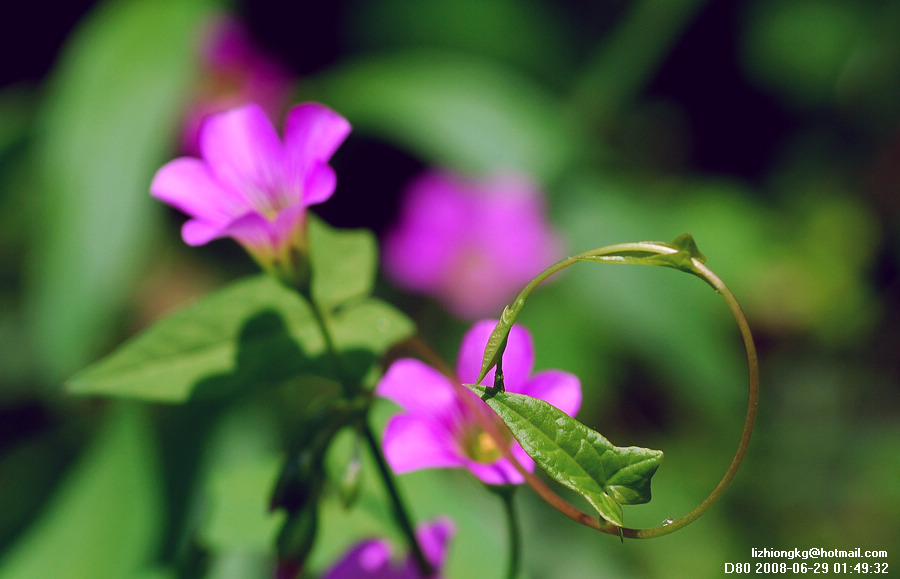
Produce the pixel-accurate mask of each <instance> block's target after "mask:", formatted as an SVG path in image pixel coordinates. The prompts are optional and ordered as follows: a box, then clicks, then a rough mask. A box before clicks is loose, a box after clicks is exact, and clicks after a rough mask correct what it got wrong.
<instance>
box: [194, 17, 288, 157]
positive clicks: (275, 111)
mask: <svg viewBox="0 0 900 579" xmlns="http://www.w3.org/2000/svg"><path fill="white" fill-rule="evenodd" d="M199 52H200V54H199V59H200V73H199V74H200V82H199V87H198V88H197V89H196V92H195V94H194V96H193V98H192V99H191V103H190V104H189V106H188V112H187V115H186V118H185V121H184V127H183V130H182V143H181V146H182V150H183V151H184V152H185V153H186V154H188V155H198V154H199V153H200V139H199V137H200V127H201V126H202V124H203V120H204V119H205V118H206V117H207V116H208V115H210V114H213V113H219V112H222V111H226V110H228V109H232V108H235V107H237V106H240V105H245V104H248V103H257V104H258V105H259V106H260V107H262V109H263V110H264V111H265V112H266V114H267V115H268V117H269V118H270V119H275V118H278V117H280V116H281V114H282V112H283V110H284V107H285V106H286V105H287V103H288V98H289V97H290V91H291V84H292V83H293V77H292V75H291V73H290V72H289V71H288V69H287V68H286V67H285V66H283V65H282V64H281V63H280V62H278V61H277V60H275V58H273V57H272V56H270V55H268V54H265V53H264V52H263V51H262V50H261V49H260V48H259V47H258V46H256V45H255V44H254V43H253V41H252V39H251V38H250V34H249V32H248V31H247V29H246V28H245V26H244V24H243V23H242V22H241V21H240V20H237V19H236V18H234V17H232V16H229V15H221V16H218V17H216V18H215V19H213V20H211V22H210V23H209V25H208V26H207V28H206V31H205V34H204V35H203V39H202V44H201V46H200V49H199Z"/></svg>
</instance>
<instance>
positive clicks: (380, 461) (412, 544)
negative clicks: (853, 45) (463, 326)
mask: <svg viewBox="0 0 900 579" xmlns="http://www.w3.org/2000/svg"><path fill="white" fill-rule="evenodd" d="M301 293H302V294H303V295H304V297H306V298H307V301H308V302H309V304H310V306H311V308H312V311H313V317H314V318H315V320H316V324H317V325H318V326H319V331H320V332H321V333H322V339H323V340H324V341H325V349H326V351H327V352H328V356H329V358H330V359H331V361H332V364H333V366H334V371H335V374H336V375H337V377H338V379H339V381H340V383H341V387H342V389H343V391H344V395H345V396H346V398H347V399H348V400H353V399H354V398H358V397H359V396H360V395H362V394H363V393H362V391H361V390H362V389H361V388H360V387H359V386H357V385H355V384H352V383H351V382H350V380H348V379H347V377H346V374H344V372H343V369H342V367H341V362H340V357H339V356H338V351H337V347H336V346H335V342H334V339H333V338H332V336H331V332H330V330H329V329H328V325H327V323H326V321H325V316H324V314H323V313H322V310H321V309H320V308H319V306H318V304H317V303H316V302H315V300H313V298H312V295H310V293H307V292H301ZM370 407H371V405H367V406H366V410H367V412H366V416H364V417H363V419H362V421H361V422H362V423H361V425H360V430H361V431H362V434H363V438H365V440H366V443H367V445H368V447H369V450H370V451H371V453H372V457H373V458H374V459H375V465H376V466H377V468H378V474H379V475H380V476H381V480H382V482H383V484H384V488H385V490H386V491H387V493H388V496H389V497H390V500H391V504H392V505H393V510H394V518H395V519H396V521H397V524H398V525H399V527H400V530H401V531H402V532H403V534H404V535H406V539H407V542H408V543H409V549H410V551H411V552H412V555H413V558H414V559H415V561H416V566H417V567H418V568H419V572H420V573H421V574H422V576H423V577H433V576H434V569H433V568H432V566H431V563H429V562H428V559H426V558H425V552H424V551H423V550H422V546H421V545H420V544H419V540H418V538H417V537H416V531H415V528H414V526H413V524H412V518H411V517H410V516H409V510H408V508H407V506H406V502H405V501H404V500H403V497H402V496H401V495H400V490H399V489H398V488H397V483H396V481H395V480H394V473H393V472H391V469H390V466H388V464H387V461H386V460H385V458H384V454H383V453H382V452H381V446H380V445H379V444H378V441H377V440H376V439H375V434H374V433H373V432H372V427H371V426H370V425H369V422H368V419H367V418H368V409H369V408H370Z"/></svg>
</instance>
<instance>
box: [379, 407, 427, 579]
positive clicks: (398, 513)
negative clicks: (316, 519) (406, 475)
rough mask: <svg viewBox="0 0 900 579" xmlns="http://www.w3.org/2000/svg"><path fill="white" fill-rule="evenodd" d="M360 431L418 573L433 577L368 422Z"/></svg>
mask: <svg viewBox="0 0 900 579" xmlns="http://www.w3.org/2000/svg"><path fill="white" fill-rule="evenodd" d="M362 430H363V436H364V438H365V439H366V443H367V444H368V445H369V450H370V451H371V453H372V456H373V457H374V458H375V464H376V466H377V467H378V473H379V474H380V475H381V480H382V481H383V482H384V487H385V489H386V490H387V492H388V495H389V496H390V498H391V503H392V504H393V505H394V518H395V519H396V520H397V524H398V525H399V526H400V530H402V531H403V533H404V534H405V535H406V538H407V540H408V541H409V548H410V550H411V551H412V554H413V558H414V559H415V560H416V566H417V567H418V568H419V572H420V573H421V574H422V576H423V577H433V576H434V568H433V567H432V566H431V563H429V562H428V559H426V558H425V552H424V551H423V550H422V546H421V545H419V541H418V539H417V538H416V531H415V529H414V528H413V524H412V520H411V519H410V517H409V514H408V510H407V509H406V506H405V503H404V501H403V498H402V497H401V496H400V490H399V489H398V488H397V482H396V481H395V480H394V473H393V472H391V469H390V467H389V466H388V464H387V461H386V460H385V458H384V454H382V452H381V446H379V444H378V441H377V440H375V435H374V434H373V433H372V428H371V427H370V426H369V424H368V422H367V423H366V424H365V426H364V428H363V429H362Z"/></svg>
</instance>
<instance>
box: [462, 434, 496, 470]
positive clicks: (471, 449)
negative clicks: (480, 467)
mask: <svg viewBox="0 0 900 579" xmlns="http://www.w3.org/2000/svg"><path fill="white" fill-rule="evenodd" d="M465 452H466V456H468V457H469V458H471V459H472V460H474V461H476V462H480V463H484V464H490V463H492V462H496V461H497V460H498V459H500V457H502V456H503V452H502V451H501V450H500V448H499V447H498V446H497V444H496V443H495V442H494V439H493V438H491V435H490V434H488V433H487V432H485V431H483V430H481V429H478V430H476V431H473V432H470V433H469V435H468V436H466V444H465Z"/></svg>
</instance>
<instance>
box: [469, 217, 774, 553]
mask: <svg viewBox="0 0 900 579" xmlns="http://www.w3.org/2000/svg"><path fill="white" fill-rule="evenodd" d="M582 261H589V262H599V263H613V264H634V265H655V266H662V267H669V268H673V269H677V270H679V271H683V272H686V273H690V274H692V275H695V276H697V277H699V278H700V279H702V280H703V281H704V282H706V283H707V284H708V285H709V286H711V287H712V288H713V289H714V290H716V292H717V293H718V294H719V295H721V296H722V297H723V298H724V299H725V301H726V303H727V304H728V307H729V308H730V309H731V313H732V315H733V316H734V318H735V321H736V322H737V325H738V328H739V329H740V333H741V338H742V339H743V342H744V349H745V350H746V353H747V366H748V377H749V387H748V401H747V413H746V416H745V418H744V428H743V431H742V433H741V439H740V442H739V443H738V447H737V451H736V452H735V454H734V457H733V458H732V460H731V463H730V464H729V466H728V469H727V470H726V471H725V474H724V475H723V476H722V479H721V480H720V481H719V483H718V484H717V485H716V487H715V488H714V489H713V490H712V492H711V493H710V494H709V496H707V497H706V498H705V499H704V500H703V501H702V502H701V503H700V504H699V505H697V506H696V507H694V509H693V510H691V511H690V512H689V513H688V514H686V515H684V516H683V517H681V518H678V519H675V520H671V519H667V520H666V522H665V523H664V524H662V525H661V526H659V527H652V528H647V529H632V528H629V527H619V526H618V525H615V524H613V523H610V522H608V521H606V520H604V519H602V518H599V517H596V516H592V515H589V514H587V513H584V512H583V511H581V510H580V509H578V508H576V507H574V506H573V505H572V504H570V503H569V502H567V501H566V500H565V499H563V498H562V497H560V496H559V495H557V494H556V493H555V492H554V491H553V490H552V489H550V487H548V486H547V485H546V484H544V482H543V481H542V480H541V479H539V478H538V477H537V476H535V475H534V474H533V473H531V472H529V471H528V470H526V469H525V468H524V467H523V466H522V465H521V464H519V463H518V461H516V459H515V457H513V455H512V453H511V452H510V451H509V448H508V445H506V444H505V443H503V440H504V438H503V437H502V436H501V429H502V428H506V427H505V425H504V424H503V423H502V422H501V421H500V419H499V417H496V416H494V417H493V418H494V419H493V420H492V419H491V418H490V417H486V418H479V423H480V426H481V427H482V428H483V429H484V431H485V432H486V433H487V434H488V435H489V436H490V437H491V438H492V439H493V440H494V442H495V443H496V444H497V447H498V448H500V449H502V451H503V455H504V456H505V457H506V458H507V459H508V460H509V461H510V462H511V463H512V464H513V466H514V467H515V468H516V470H517V471H518V472H519V473H521V474H522V476H524V477H525V482H526V483H527V484H528V485H529V486H530V487H531V488H532V489H533V490H534V491H535V492H536V493H537V494H538V495H539V496H540V497H541V498H543V499H544V500H545V501H547V502H548V503H549V504H550V505H552V506H553V507H554V508H556V509H557V510H559V511H560V512H561V513H563V514H564V515H566V516H567V517H569V518H571V519H573V520H575V521H577V522H579V523H581V524H583V525H585V526H588V527H591V528H593V529H596V530H598V531H601V532H605V533H609V534H611V535H616V536H618V537H620V538H624V537H628V538H632V539H650V538H654V537H661V536H663V535H667V534H669V533H673V532H675V531H677V530H679V529H681V528H683V527H685V526H687V525H688V524H690V523H692V522H693V521H695V520H697V519H698V518H699V517H700V516H701V515H702V514H703V513H705V512H706V511H707V510H709V508H710V507H711V506H712V505H713V504H714V503H715V502H716V501H717V500H718V499H719V498H720V497H721V496H722V494H723V493H724V492H725V489H726V488H727V487H728V485H729V484H730V483H731V481H732V480H733V479H734V476H735V474H737V471H738V468H739V467H740V465H741V462H742V461H743V459H744V455H745V454H746V453H747V448H748V446H749V444H750V437H751V435H752V434H753V426H754V424H755V422H756V412H757V405H758V399H759V362H758V360H757V355H756V346H755V345H754V343H753V336H752V334H751V333H750V326H749V325H748V324H747V318H746V317H745V316H744V312H743V310H741V307H740V304H738V301H737V299H736V298H735V297H734V294H732V293H731V290H729V289H728V286H726V285H725V283H724V282H723V281H722V280H721V279H719V277H718V276H717V275H716V274H715V273H713V272H712V270H710V269H709V268H708V267H706V265H705V263H706V257H705V256H704V255H703V254H702V253H700V251H699V250H698V249H697V245H696V243H694V239H693V237H691V236H690V235H689V234H684V235H681V236H679V237H677V238H676V239H675V240H674V241H672V242H671V243H664V242H658V241H640V242H635V243H621V244H616V245H608V246H605V247H601V248H597V249H591V250H589V251H585V252H583V253H579V254H577V255H574V256H571V257H568V258H566V259H563V260H562V261H559V262H557V263H555V264H554V265H552V266H550V267H548V268H547V269H545V270H544V271H543V272H541V273H540V274H539V275H538V276H537V277H535V278H534V279H533V280H532V281H531V282H530V283H529V284H528V285H527V286H525V288H524V289H522V291H521V292H520V293H519V295H518V297H517V298H516V299H515V301H514V302H513V303H512V305H510V306H507V307H506V308H505V309H504V310H503V314H502V315H501V317H500V321H499V322H498V324H497V326H496V327H495V328H494V331H493V333H492V334H491V336H490V338H489V340H488V343H487V345H486V347H485V351H484V358H483V361H482V367H481V372H480V373H479V376H478V379H477V380H476V381H475V382H476V383H479V382H481V380H482V379H483V378H484V377H485V376H486V375H487V373H488V372H489V371H490V370H491V368H494V367H495V366H498V363H499V362H500V360H501V358H502V356H503V351H504V350H505V348H506V339H507V336H508V335H509V332H510V329H511V328H512V326H513V324H514V323H515V320H516V318H517V317H518V315H519V312H521V310H522V308H523V307H524V306H525V300H526V298H527V297H528V296H529V295H530V294H531V292H532V291H533V290H534V289H535V288H536V287H537V286H538V285H539V284H541V283H542V282H543V281H545V280H546V279H547V278H549V277H550V276H551V275H553V274H555V273H557V272H559V271H561V270H563V269H565V268H567V267H569V266H570V265H573V264H575V263H578V262H582ZM497 375H499V376H501V378H500V380H499V382H498V381H496V380H495V387H496V388H502V374H501V373H500V372H497ZM453 383H454V386H455V387H456V388H457V390H458V393H459V395H460V398H461V399H462V400H463V401H465V403H466V404H470V405H474V404H476V402H475V401H474V400H472V399H471V398H470V397H469V396H467V395H465V394H464V392H465V387H464V386H463V385H462V384H461V383H460V381H459V380H458V379H456V380H453ZM473 414H474V415H475V416H479V417H482V416H483V414H482V413H480V412H474V411H473Z"/></svg>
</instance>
